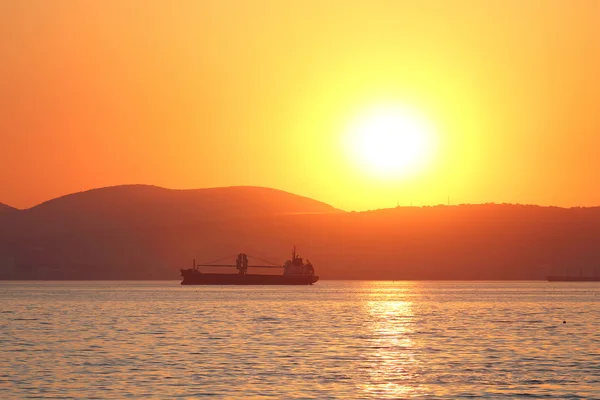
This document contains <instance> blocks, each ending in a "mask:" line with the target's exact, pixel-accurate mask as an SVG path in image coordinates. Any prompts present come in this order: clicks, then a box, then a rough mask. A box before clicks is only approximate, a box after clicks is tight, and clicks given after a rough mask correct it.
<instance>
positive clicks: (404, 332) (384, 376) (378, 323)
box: [364, 282, 419, 398]
mask: <svg viewBox="0 0 600 400" xmlns="http://www.w3.org/2000/svg"><path fill="white" fill-rule="evenodd" d="M369 286H370V291H371V293H372V297H373V299H372V300H367V301H366V308H367V312H368V313H369V316H370V323H369V331H370V336H371V346H372V351H373V355H372V357H371V359H372V360H371V363H372V367H371V368H370V370H369V382H370V384H368V385H365V387H364V390H365V392H366V393H368V394H370V395H372V396H374V397H377V396H383V397H386V398H407V397H410V396H414V395H415V394H417V393H418V388H415V386H414V385H412V384H407V382H410V381H411V380H414V378H415V377H416V372H415V371H417V370H418V363H419V361H418V359H417V358H416V356H415V353H414V346H415V345H414V343H413V339H412V336H413V335H412V334H413V332H412V329H413V324H414V315H413V310H412V301H408V300H405V299H406V298H407V293H409V292H413V291H414V289H415V286H416V285H415V284H410V283H409V284H407V285H406V286H402V287H400V288H394V289H392V290H389V289H388V290H386V287H389V284H387V283H386V282H372V283H371V282H370V283H369Z"/></svg>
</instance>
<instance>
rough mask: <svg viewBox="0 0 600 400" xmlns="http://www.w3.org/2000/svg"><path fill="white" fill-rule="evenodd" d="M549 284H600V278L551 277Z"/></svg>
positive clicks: (549, 277)
mask: <svg viewBox="0 0 600 400" xmlns="http://www.w3.org/2000/svg"><path fill="white" fill-rule="evenodd" d="M547 279H548V282H600V276H573V275H565V276H559V275H550V276H548V277H547Z"/></svg>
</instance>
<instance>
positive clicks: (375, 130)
mask: <svg viewBox="0 0 600 400" xmlns="http://www.w3.org/2000/svg"><path fill="white" fill-rule="evenodd" d="M348 130H349V132H348V147H349V154H350V156H351V157H352V160H353V162H354V163H357V164H358V166H359V167H360V168H361V169H365V170H367V171H366V172H368V173H370V174H372V175H377V176H379V177H403V176H412V175H415V174H416V173H418V172H419V171H420V170H421V169H422V168H424V167H425V165H426V164H427V163H428V162H429V161H430V159H431V158H432V156H433V152H434V143H433V133H432V129H431V127H430V124H429V123H428V121H426V120H425V119H424V118H422V117H421V116H420V115H418V114H417V113H416V112H411V111H410V110H407V109H404V108H399V107H386V108H378V109H376V110H372V111H370V112H367V113H365V114H363V115H361V116H359V117H358V118H357V119H356V120H354V121H352V123H351V124H350V126H349V129H348Z"/></svg>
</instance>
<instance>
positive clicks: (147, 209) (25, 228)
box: [12, 185, 339, 234]
mask: <svg viewBox="0 0 600 400" xmlns="http://www.w3.org/2000/svg"><path fill="white" fill-rule="evenodd" d="M328 212H339V210H336V209H335V208H333V207H331V206H329V205H327V204H325V203H322V202H318V201H316V200H312V199H309V198H306V197H301V196H297V195H294V194H291V193H287V192H283V191H280V190H275V189H269V188H262V187H242V186H240V187H223V188H209V189H194V190H172V189H164V188H160V187H156V186H147V185H125V186H114V187H107V188H101V189H93V190H89V191H86V192H80V193H75V194H71V195H67V196H63V197H60V198H57V199H53V200H50V201H47V202H45V203H42V204H40V205H38V206H36V207H33V208H30V209H28V210H24V211H23V212H22V213H21V215H20V216H19V218H18V219H17V220H16V221H14V222H13V224H12V225H13V226H12V229H13V230H15V231H17V232H19V234H32V233H36V234H40V233H57V232H72V231H82V230H105V229H117V228H132V227H150V226H173V225H185V224H190V223H198V222H206V221H217V220H218V221H221V220H238V221H241V220H244V219H247V218H257V217H262V218H264V217H268V216H274V215H281V214H294V213H328Z"/></svg>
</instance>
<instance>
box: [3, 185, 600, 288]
mask: <svg viewBox="0 0 600 400" xmlns="http://www.w3.org/2000/svg"><path fill="white" fill-rule="evenodd" d="M599 244H600V208H598V207H592V208H570V209H565V208H557V207H539V206H524V205H510V204H482V205H460V206H436V207H398V208H393V209H383V210H374V211H366V212H340V211H339V210H336V209H335V208H333V207H331V206H329V205H327V204H324V203H321V202H318V201H315V200H311V199H308V198H305V197H300V196H296V195H293V194H290V193H286V192H282V191H278V190H273V189H266V188H255V187H232V188H216V189H200V190H182V191H179V190H168V189H162V188H158V187H154V186H119V187H113V188H104V189H96V190H91V191H88V192H82V193H77V194H73V195H69V196H65V197H61V198H59V199H55V200H51V201H48V202H46V203H43V204H40V205H39V206H37V207H34V208H31V209H29V210H22V211H19V212H16V213H7V214H5V215H0V256H2V254H4V256H3V257H4V259H5V260H14V261H11V263H12V264H11V266H10V268H8V267H6V268H4V270H5V271H6V270H10V271H11V272H10V273H7V272H5V273H4V275H2V276H3V277H4V278H10V279H178V277H179V268H182V267H187V266H188V265H189V264H190V263H191V260H192V259H193V258H196V260H197V261H199V262H206V261H209V260H212V259H217V258H222V257H225V256H232V255H235V254H236V253H238V252H246V253H248V254H250V255H252V256H255V257H257V258H261V259H263V260H264V259H266V260H269V261H272V262H276V263H282V262H283V261H284V260H286V259H287V258H289V252H290V251H291V248H292V246H293V245H297V248H298V251H299V252H300V254H301V255H302V256H304V257H307V258H309V259H310V260H311V261H312V263H313V264H314V265H315V268H316V270H317V273H318V274H319V275H320V276H321V277H322V278H323V279H389V280H403V279H544V277H545V276H546V275H548V274H550V273H565V271H567V272H568V273H570V274H579V273H580V271H581V272H582V273H584V274H588V275H590V274H594V273H600V245H599ZM1 259H2V257H0V261H1ZM229 261H230V262H232V261H233V259H232V257H230V259H229ZM254 262H257V261H256V259H255V260H254ZM258 262H259V263H262V262H260V261H258ZM1 264H2V263H1V262H0V274H2V265H1ZM251 264H252V263H251Z"/></svg>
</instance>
